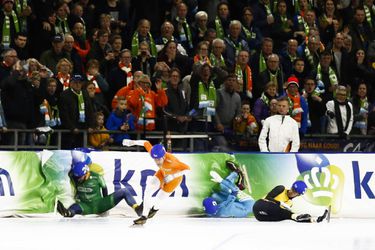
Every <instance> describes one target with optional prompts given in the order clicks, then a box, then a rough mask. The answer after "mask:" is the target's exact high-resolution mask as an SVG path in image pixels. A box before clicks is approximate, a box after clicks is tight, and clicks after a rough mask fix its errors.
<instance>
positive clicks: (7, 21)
mask: <svg viewBox="0 0 375 250" xmlns="http://www.w3.org/2000/svg"><path fill="white" fill-rule="evenodd" d="M1 5H2V8H1V11H0V27H2V30H1V32H0V44H1V47H2V49H8V48H9V47H10V44H11V42H12V41H13V40H14V39H15V37H16V34H17V33H18V32H20V31H21V29H20V23H19V21H18V19H19V17H18V16H17V13H16V12H15V11H14V10H13V6H14V0H3V1H2V3H1ZM0 50H1V48H0Z"/></svg>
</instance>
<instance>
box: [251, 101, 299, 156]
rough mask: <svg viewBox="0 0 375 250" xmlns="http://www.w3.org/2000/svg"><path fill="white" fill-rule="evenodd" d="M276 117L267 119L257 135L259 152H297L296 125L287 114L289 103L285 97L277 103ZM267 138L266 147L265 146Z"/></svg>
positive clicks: (297, 137)
mask: <svg viewBox="0 0 375 250" xmlns="http://www.w3.org/2000/svg"><path fill="white" fill-rule="evenodd" d="M277 111H278V114H277V115H273V116H271V117H268V118H267V119H266V120H265V121H264V124H263V128H262V131H261V132H260V135H259V140H258V143H259V148H260V151H261V152H298V150H299V146H300V139H299V133H298V124H297V122H296V121H295V120H294V119H293V118H291V117H290V116H289V115H288V114H289V101H288V98H287V97H286V96H284V97H280V98H279V99H278V102H277ZM267 138H268V145H267Z"/></svg>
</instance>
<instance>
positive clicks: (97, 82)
mask: <svg viewBox="0 0 375 250" xmlns="http://www.w3.org/2000/svg"><path fill="white" fill-rule="evenodd" d="M99 67H100V65H99V62H98V60H95V59H92V60H89V61H88V62H87V65H86V68H87V70H86V78H87V81H88V82H92V83H94V86H95V96H96V98H97V99H98V101H99V102H100V103H101V104H102V105H104V106H105V105H106V104H107V101H106V98H105V95H106V93H107V92H108V91H109V84H108V82H107V80H106V79H105V78H104V77H103V76H102V74H100V72H99Z"/></svg>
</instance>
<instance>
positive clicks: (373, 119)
mask: <svg viewBox="0 0 375 250" xmlns="http://www.w3.org/2000/svg"><path fill="white" fill-rule="evenodd" d="M367 134H368V135H375V109H373V110H371V111H370V112H369V114H368V117H367Z"/></svg>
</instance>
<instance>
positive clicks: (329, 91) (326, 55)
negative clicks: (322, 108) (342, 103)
mask: <svg viewBox="0 0 375 250" xmlns="http://www.w3.org/2000/svg"><path fill="white" fill-rule="evenodd" d="M331 62H332V56H331V53H330V52H329V51H324V52H323V53H322V54H321V56H320V63H319V64H318V67H317V68H316V82H317V85H318V88H319V91H321V93H322V94H323V95H322V97H323V98H324V99H325V101H327V100H332V98H333V93H334V91H335V90H336V88H337V86H338V83H339V82H338V79H337V75H336V72H335V71H334V70H333V69H332V67H331Z"/></svg>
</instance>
